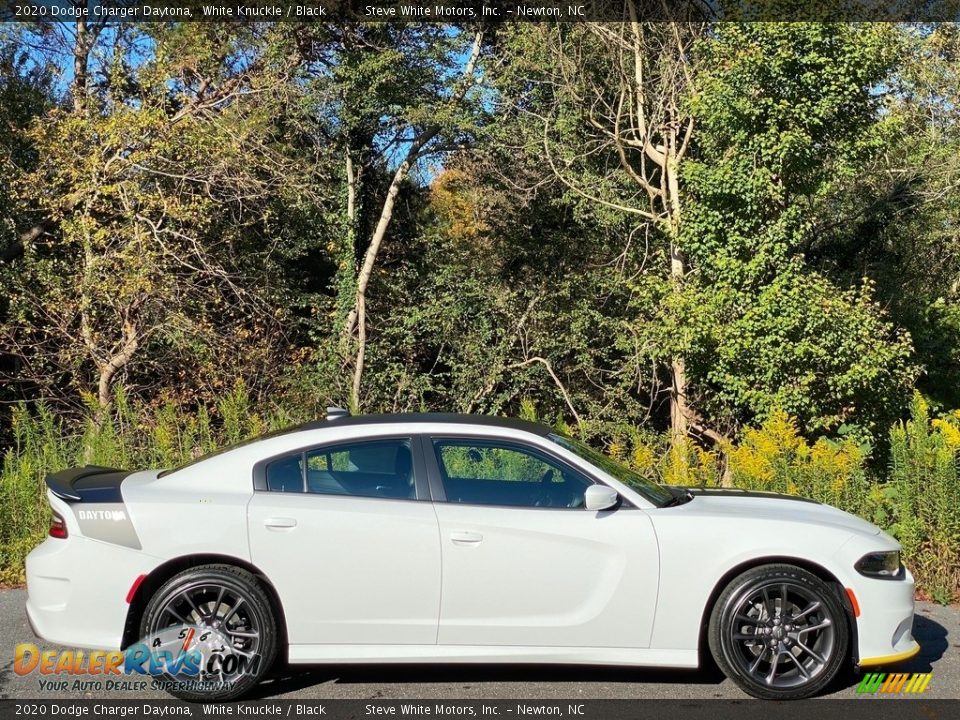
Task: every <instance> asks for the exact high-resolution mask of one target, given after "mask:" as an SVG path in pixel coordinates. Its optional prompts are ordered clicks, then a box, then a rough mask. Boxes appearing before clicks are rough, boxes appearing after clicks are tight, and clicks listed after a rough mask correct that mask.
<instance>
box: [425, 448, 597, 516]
mask: <svg viewBox="0 0 960 720" xmlns="http://www.w3.org/2000/svg"><path fill="white" fill-rule="evenodd" d="M433 447H434V450H435V451H436V454H437V463H438V464H439V466H440V475H441V478H442V480H443V487H444V492H445V493H446V496H447V502H456V503H468V504H474V505H502V506H508V507H548V508H580V507H583V501H584V492H585V491H586V489H587V487H589V486H590V485H591V484H592V483H591V481H590V480H588V479H587V478H585V477H583V476H582V475H580V474H579V473H577V472H575V471H573V470H572V469H570V468H569V467H567V466H565V465H563V464H562V463H560V462H559V461H556V460H554V459H552V458H549V457H547V456H546V455H543V454H541V453H538V452H536V451H535V450H532V449H529V448H525V447H522V446H518V445H512V444H504V443H496V442H486V441H477V440H457V439H451V440H435V441H434V443H433Z"/></svg>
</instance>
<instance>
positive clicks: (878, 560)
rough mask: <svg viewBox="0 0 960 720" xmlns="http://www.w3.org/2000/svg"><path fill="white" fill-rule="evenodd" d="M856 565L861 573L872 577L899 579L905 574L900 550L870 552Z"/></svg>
mask: <svg viewBox="0 0 960 720" xmlns="http://www.w3.org/2000/svg"><path fill="white" fill-rule="evenodd" d="M854 567H855V568H856V569H857V572H858V573H860V574H861V575H866V576H867V577H872V578H881V579H886V580H898V579H899V578H900V577H902V576H903V565H901V564H900V551H899V550H888V551H887V552H874V553H868V554H866V555H864V556H863V557H862V558H860V559H859V560H858V561H857V564H856V565H854Z"/></svg>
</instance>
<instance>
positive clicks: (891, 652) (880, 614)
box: [852, 570, 920, 667]
mask: <svg viewBox="0 0 960 720" xmlns="http://www.w3.org/2000/svg"><path fill="white" fill-rule="evenodd" d="M852 590H853V592H854V594H855V595H856V597H857V602H858V604H859V606H860V617H858V618H857V639H858V643H857V645H858V647H857V651H858V652H857V665H858V666H859V667H875V666H878V665H889V664H893V663H896V662H902V661H904V660H908V659H909V658H911V657H913V656H914V655H916V654H917V653H918V652H920V645H919V643H917V641H916V640H914V639H913V593H914V583H913V575H911V574H910V571H909V570H907V571H906V577H904V578H903V579H902V580H876V579H872V578H858V579H857V582H856V584H855V585H854V586H853V588H852Z"/></svg>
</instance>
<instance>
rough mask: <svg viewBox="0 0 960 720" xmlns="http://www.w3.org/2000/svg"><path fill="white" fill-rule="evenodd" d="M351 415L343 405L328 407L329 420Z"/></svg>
mask: <svg viewBox="0 0 960 720" xmlns="http://www.w3.org/2000/svg"><path fill="white" fill-rule="evenodd" d="M342 417H350V411H349V410H344V409H343V408H341V407H337V406H335V405H331V406H330V407H328V408H327V420H336V419H337V418H342Z"/></svg>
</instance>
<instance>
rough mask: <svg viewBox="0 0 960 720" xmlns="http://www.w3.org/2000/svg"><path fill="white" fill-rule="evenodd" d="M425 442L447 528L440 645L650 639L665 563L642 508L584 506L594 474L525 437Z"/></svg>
mask: <svg viewBox="0 0 960 720" xmlns="http://www.w3.org/2000/svg"><path fill="white" fill-rule="evenodd" d="M424 445H425V458H426V461H427V467H428V471H429V472H430V473H431V474H432V477H431V488H432V489H433V490H434V498H435V503H434V507H435V509H436V512H437V518H438V520H439V523H440V540H441V547H442V564H443V580H442V588H443V589H442V594H441V597H442V601H441V605H440V629H439V634H438V642H439V643H440V644H441V645H513V646H518V645H519V646H541V647H543V646H566V647H574V646H577V647H633V648H642V647H647V646H649V642H650V633H651V629H652V624H653V616H654V611H655V608H656V599H657V583H658V576H659V568H658V563H659V559H658V550H657V544H656V538H655V535H654V531H653V527H652V524H651V522H650V519H649V518H648V517H647V515H646V513H645V512H643V511H642V510H639V509H637V508H633V507H620V508H619V509H615V510H612V511H603V512H590V511H587V510H585V509H584V508H583V493H584V491H585V489H586V488H587V487H588V486H589V485H590V484H592V482H594V480H592V479H591V478H590V477H589V476H588V475H587V474H586V473H585V472H583V471H582V470H581V469H578V468H575V467H573V466H572V465H570V464H568V463H567V462H566V461H564V460H562V459H560V458H559V457H557V456H555V455H552V454H550V453H549V452H548V451H546V450H544V449H543V448H539V447H534V446H532V445H528V444H525V443H524V442H522V441H515V440H500V439H494V438H480V437H454V436H448V437H440V436H435V437H432V438H430V439H429V440H425V442H424ZM438 496H439V497H438ZM437 500H439V501H437Z"/></svg>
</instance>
